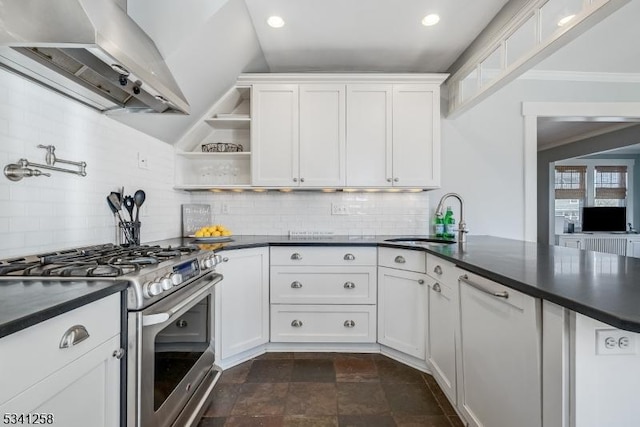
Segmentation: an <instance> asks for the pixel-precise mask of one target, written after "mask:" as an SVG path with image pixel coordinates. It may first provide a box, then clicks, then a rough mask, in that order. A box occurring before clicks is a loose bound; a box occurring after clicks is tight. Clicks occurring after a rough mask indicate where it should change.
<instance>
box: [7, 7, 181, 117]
mask: <svg viewBox="0 0 640 427" xmlns="http://www.w3.org/2000/svg"><path fill="white" fill-rule="evenodd" d="M0 67H3V68H5V69H8V70H10V71H12V72H14V73H16V74H19V75H21V76H23V77H26V78H28V79H30V80H33V81H36V82H37V83H39V84H41V85H44V86H46V87H48V88H50V89H53V90H55V91H57V92H59V93H61V94H63V95H65V96H68V97H71V98H73V99H75V100H77V101H80V102H82V103H83V104H85V105H88V106H90V107H93V108H95V109H97V110H100V111H102V112H105V113H121V112H126V113H129V112H131V113H179V114H189V104H188V103H187V101H186V100H185V98H184V95H183V94H182V92H181V91H180V88H179V87H178V85H177V83H176V81H175V80H174V78H173V76H172V75H171V72H170V71H169V69H168V67H167V65H166V64H165V62H164V59H163V58H162V55H161V54H160V52H159V51H158V49H157V48H156V45H155V44H154V42H153V41H152V40H151V39H150V38H149V36H147V35H146V34H145V32H144V31H143V30H142V29H141V28H140V27H139V26H138V25H137V24H136V23H135V22H134V21H133V20H132V19H131V18H130V17H129V16H128V15H127V14H126V13H125V12H124V11H123V10H122V9H121V8H120V7H119V6H118V5H117V4H116V3H115V2H114V1H113V0H2V1H0Z"/></svg>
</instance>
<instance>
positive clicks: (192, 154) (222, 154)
mask: <svg viewBox="0 0 640 427" xmlns="http://www.w3.org/2000/svg"><path fill="white" fill-rule="evenodd" d="M177 154H178V155H179V156H182V157H185V158H187V159H207V158H210V159H227V160H234V159H238V160H241V159H244V158H248V157H250V156H251V152H250V151H241V152H236V153H225V152H220V153H206V152H203V153H200V152H195V151H194V152H178V153H177Z"/></svg>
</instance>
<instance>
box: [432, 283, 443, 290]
mask: <svg viewBox="0 0 640 427" xmlns="http://www.w3.org/2000/svg"><path fill="white" fill-rule="evenodd" d="M433 291H434V292H442V289H441V288H440V283H434V284H433Z"/></svg>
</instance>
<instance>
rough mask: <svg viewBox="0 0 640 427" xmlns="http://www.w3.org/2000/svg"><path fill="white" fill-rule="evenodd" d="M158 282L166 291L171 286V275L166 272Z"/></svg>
mask: <svg viewBox="0 0 640 427" xmlns="http://www.w3.org/2000/svg"><path fill="white" fill-rule="evenodd" d="M160 284H161V285H162V289H164V290H165V291H168V290H169V289H171V288H173V281H172V280H171V277H170V275H168V274H167V275H166V276H165V277H163V278H162V280H161V281H160Z"/></svg>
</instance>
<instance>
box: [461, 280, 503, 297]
mask: <svg viewBox="0 0 640 427" xmlns="http://www.w3.org/2000/svg"><path fill="white" fill-rule="evenodd" d="M458 280H460V281H461V282H462V283H466V284H467V285H469V286H471V287H473V288H476V289H477V290H479V291H482V292H484V293H485V294H489V295H493V296H494V297H496V298H504V299H509V292H507V291H501V292H494V291H492V290H490V289H487V288H485V287H484V286H482V285H481V284H479V283H476V282H474V281H473V280H470V279H469V276H467V275H466V274H463V275H462V276H460V277H459V278H458Z"/></svg>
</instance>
